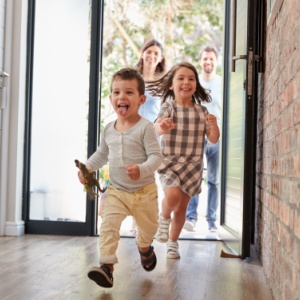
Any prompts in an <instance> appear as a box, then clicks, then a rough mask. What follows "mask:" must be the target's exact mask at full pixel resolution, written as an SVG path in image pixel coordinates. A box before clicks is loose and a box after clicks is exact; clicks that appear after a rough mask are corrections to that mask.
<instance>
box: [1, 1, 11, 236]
mask: <svg viewBox="0 0 300 300" xmlns="http://www.w3.org/2000/svg"><path fill="white" fill-rule="evenodd" d="M12 19H13V1H7V4H6V12H5V30H4V34H5V37H4V62H3V69H4V70H5V71H6V72H7V73H10V70H11V60H12V58H11V52H12V27H13V26H12ZM6 83H7V84H6V105H5V107H3V109H1V114H2V118H1V122H2V123H1V128H2V135H1V140H0V144H1V156H0V160H1V161H0V165H1V170H0V236H3V235H4V233H5V223H6V215H7V184H8V180H7V178H8V159H7V158H8V153H9V149H8V144H9V119H10V118H9V114H10V101H9V96H10V95H9V94H10V78H7V81H6Z"/></svg>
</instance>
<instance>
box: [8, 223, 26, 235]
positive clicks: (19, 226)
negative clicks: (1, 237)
mask: <svg viewBox="0 0 300 300" xmlns="http://www.w3.org/2000/svg"><path fill="white" fill-rule="evenodd" d="M24 224H25V223H24V221H16V222H6V230H5V235H7V236H20V235H23V234H24V233H25V226H24Z"/></svg>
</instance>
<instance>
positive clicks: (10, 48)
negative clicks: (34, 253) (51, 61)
mask: <svg viewBox="0 0 300 300" xmlns="http://www.w3.org/2000/svg"><path fill="white" fill-rule="evenodd" d="M0 1H3V0H0ZM5 16H6V17H5V30H4V32H5V34H4V61H3V68H4V70H5V71H6V72H7V73H9V74H10V76H9V78H8V80H7V101H6V105H5V107H4V108H3V109H2V110H1V113H2V120H1V121H2V135H1V142H0V147H1V161H0V164H1V174H0V235H11V236H18V235H21V234H24V222H23V221H22V183H23V178H22V177H23V147H24V125H25V124H24V123H25V117H24V116H25V74H26V38H27V0H8V1H6V13H5ZM11 87H13V89H12V88H11Z"/></svg>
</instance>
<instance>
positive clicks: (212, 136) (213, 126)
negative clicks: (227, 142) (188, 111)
mask: <svg viewBox="0 0 300 300" xmlns="http://www.w3.org/2000/svg"><path fill="white" fill-rule="evenodd" d="M206 123H207V124H208V125H209V128H207V129H206V132H205V133H206V136H207V138H208V140H209V141H210V142H211V143H212V144H215V143H217V142H218V140H219V138H220V130H219V127H218V123H217V118H216V117H215V116H214V115H212V114H208V115H207V116H206Z"/></svg>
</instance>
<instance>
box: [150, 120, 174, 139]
mask: <svg viewBox="0 0 300 300" xmlns="http://www.w3.org/2000/svg"><path fill="white" fill-rule="evenodd" d="M175 127H176V125H175V124H174V123H173V119H172V118H158V119H157V120H156V121H155V123H154V128H155V133H156V135H162V134H164V133H166V132H168V131H170V130H172V129H173V128H175Z"/></svg>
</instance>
